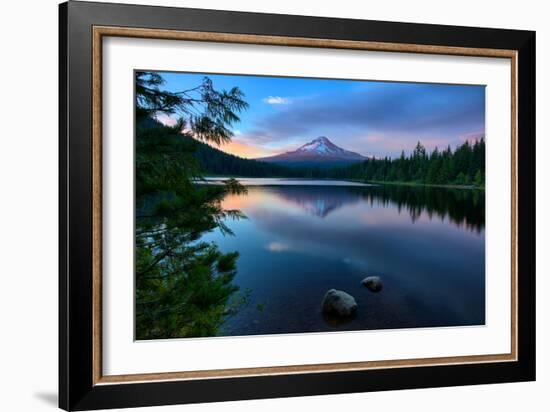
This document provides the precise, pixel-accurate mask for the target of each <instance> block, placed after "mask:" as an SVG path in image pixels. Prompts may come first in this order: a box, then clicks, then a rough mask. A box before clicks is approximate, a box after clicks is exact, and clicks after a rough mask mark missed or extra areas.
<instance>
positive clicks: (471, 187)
mask: <svg viewBox="0 0 550 412" xmlns="http://www.w3.org/2000/svg"><path fill="white" fill-rule="evenodd" d="M204 178H206V179H215V178H223V179H231V178H233V179H284V180H319V181H347V182H353V183H361V184H364V185H371V186H372V185H380V186H382V185H391V186H409V187H433V188H440V189H460V190H481V191H485V187H478V186H475V185H457V184H451V183H449V184H431V183H420V182H393V181H392V182H389V181H380V180H358V179H334V178H309V177H286V176H269V177H258V176H256V177H252V176H237V175H206V176H204Z"/></svg>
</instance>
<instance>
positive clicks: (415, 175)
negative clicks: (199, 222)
mask: <svg viewBox="0 0 550 412" xmlns="http://www.w3.org/2000/svg"><path fill="white" fill-rule="evenodd" d="M196 145H197V148H196V150H195V156H196V158H197V159H198V161H199V163H200V164H201V166H202V167H203V169H204V170H205V172H206V173H207V174H215V175H232V176H242V177H302V178H333V179H353V180H361V181H367V182H369V181H370V182H401V183H421V184H432V185H460V186H476V187H480V188H482V187H484V186H485V139H484V138H480V139H478V140H476V141H475V142H473V143H470V142H468V141H466V142H464V143H463V144H461V145H460V146H458V147H457V148H456V149H455V150H454V151H453V150H452V149H451V147H450V146H447V148H446V149H444V150H442V151H440V150H439V149H438V148H435V149H434V150H433V151H432V152H431V153H430V154H428V153H427V151H426V148H425V147H424V146H423V145H422V144H421V143H420V142H418V143H417V145H416V147H415V148H414V150H413V152H412V153H411V154H410V155H408V156H407V155H405V152H404V151H402V152H401V156H400V157H398V158H390V157H384V158H370V159H367V160H365V161H363V162H359V163H354V164H352V165H349V166H344V167H332V168H326V167H325V168H323V167H319V166H316V167H300V168H298V167H285V166H282V165H277V164H273V163H267V162H262V161H258V160H251V159H243V158H240V157H238V156H234V155H231V154H227V153H225V152H223V151H221V150H218V149H215V148H213V147H211V146H209V145H207V144H204V143H200V142H197V143H196Z"/></svg>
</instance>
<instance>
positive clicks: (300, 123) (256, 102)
mask: <svg viewBox="0 0 550 412" xmlns="http://www.w3.org/2000/svg"><path fill="white" fill-rule="evenodd" d="M159 73H160V74H161V76H162V77H163V78H164V79H165V81H166V83H165V84H164V85H163V86H162V88H163V89H165V90H169V91H173V92H175V91H181V90H187V89H191V88H193V87H196V86H197V85H199V84H200V83H201V81H202V78H203V77H204V76H206V74H203V73H167V72H159ZM207 76H208V77H210V79H212V81H213V84H214V88H215V89H217V90H222V89H226V90H229V89H231V88H232V87H235V86H236V87H239V88H240V89H241V91H242V92H243V93H244V95H245V96H244V99H245V100H246V101H247V102H248V104H249V108H248V109H247V110H246V111H244V112H242V113H241V114H240V115H239V117H240V119H241V120H240V122H238V123H235V124H234V125H233V127H232V130H233V132H234V137H233V139H232V141H231V142H230V143H227V144H225V145H223V146H221V147H219V148H220V149H221V150H223V151H225V152H228V153H232V154H235V155H237V156H240V157H245V158H260V157H265V156H272V155H275V154H279V153H284V152H287V151H292V150H295V149H297V148H298V147H300V146H301V145H303V144H306V143H308V142H309V141H311V140H313V139H315V138H316V137H319V136H326V137H328V138H329V139H330V140H331V141H332V142H333V143H335V144H336V145H338V146H340V147H342V148H344V149H346V150H351V151H354V152H357V153H360V154H362V155H364V156H375V157H385V156H389V157H397V156H399V155H400V154H401V151H402V150H404V151H405V153H410V152H412V150H413V149H414V146H415V145H416V143H417V142H418V141H420V142H421V143H422V144H423V145H424V146H425V147H426V148H427V149H428V151H429V152H431V151H432V150H433V149H434V148H435V147H438V148H440V149H442V148H446V147H447V146H448V145H450V146H451V148H454V147H456V146H457V145H459V144H461V143H463V142H464V141H466V140H469V141H473V140H475V139H477V138H480V137H482V136H484V135H485V87H484V86H476V85H448V84H426V83H400V82H381V81H358V80H334V79H311V78H297V77H294V78H292V77H268V76H242V75H241V76H237V75H219V74H207ZM159 119H160V120H161V121H163V122H166V123H172V122H174V119H170V118H166V117H165V116H161V117H160V118H159Z"/></svg>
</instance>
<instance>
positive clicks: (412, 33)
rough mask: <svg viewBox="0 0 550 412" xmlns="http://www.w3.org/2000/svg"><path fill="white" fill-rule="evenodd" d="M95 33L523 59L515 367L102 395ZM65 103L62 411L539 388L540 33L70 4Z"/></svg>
mask: <svg viewBox="0 0 550 412" xmlns="http://www.w3.org/2000/svg"><path fill="white" fill-rule="evenodd" d="M93 26H118V27H137V28H149V29H167V30H184V31H198V32H201V31H203V32H221V33H241V34H253V35H266V36H286V37H302V38H324V39H335V40H357V41H370V42H382V43H388V42H389V43H402V44H421V45H433V46H450V47H469V48H487V49H507V50H514V51H517V83H516V87H517V91H518V94H517V96H518V99H517V125H518V155H517V159H518V164H517V176H518V192H517V196H518V200H517V207H518V210H517V227H518V235H517V242H518V245H519V248H518V255H517V259H518V266H517V267H518V273H519V275H518V283H517V285H518V288H517V305H518V308H519V310H518V319H517V325H518V328H517V345H518V346H517V347H518V352H517V361H515V362H489V363H479V364H478V363H474V364H472V363H469V364H457V365H441V366H416V367H401V368H389V369H371V370H356V371H346V372H322V373H298V374H282V375H269V376H248V377H233V378H217V379H197V380H185V381H178V380H174V381H165V382H142V383H122V384H109V385H96V384H94V380H93V367H94V366H93V347H92V342H93V293H92V287H93V277H92V259H93V250H92V249H93V247H92V246H93V239H92V238H93V233H92V191H93V188H92V28H93ZM59 97H60V98H59V130H60V131H59V204H60V208H59V222H60V223H59V406H60V407H61V408H63V409H65V410H90V409H106V408H122V407H138V406H154V405H169V404H180V403H193V402H217V401H229V400H243V399H260V398H272V397H291V396H306V395H321V394H337V393H351V392H364V391H381V390H395V389H407V388H427V387H442V386H455V385H473V384H487V383H501V382H519V381H530V380H534V379H535V32H532V31H520V30H504V29H489V28H472V27H457V26H443V25H431V24H411V23H393V22H381V21H365V20H353V19H334V18H319V17H303V16H291V15H273V14H258V13H242V12H229V11H214V10H200V9H183V8H169V7H152V6H136V5H121V4H107V3H88V2H75V1H70V2H68V3H63V4H61V5H60V6H59Z"/></svg>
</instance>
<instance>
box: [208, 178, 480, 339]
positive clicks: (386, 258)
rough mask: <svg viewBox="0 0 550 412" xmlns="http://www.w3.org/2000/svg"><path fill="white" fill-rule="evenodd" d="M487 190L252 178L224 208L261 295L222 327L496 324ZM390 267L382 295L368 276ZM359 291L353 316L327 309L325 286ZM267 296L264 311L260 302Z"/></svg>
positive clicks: (235, 246)
mask: <svg viewBox="0 0 550 412" xmlns="http://www.w3.org/2000/svg"><path fill="white" fill-rule="evenodd" d="M484 202H485V199H484V192H482V191H474V190H457V189H454V190H453V189H440V188H438V189H435V188H423V187H406V186H343V185H340V186H320V185H317V186H297V185H288V186H287V185H284V184H279V185H272V186H250V187H249V190H248V194H247V195H228V196H226V198H225V199H224V200H223V207H224V208H227V209H239V210H241V211H242V212H243V213H244V214H246V216H247V217H248V219H246V220H240V221H228V222H227V224H228V226H229V227H230V228H231V230H232V231H233V232H234V233H235V236H222V235H221V234H220V233H218V232H212V233H210V234H208V235H207V236H206V237H205V239H204V240H207V241H214V242H216V243H217V244H218V245H219V246H220V248H221V249H222V250H225V251H233V250H237V251H239V253H240V258H239V261H238V273H237V276H236V278H235V282H236V283H237V284H239V286H241V287H242V288H250V289H251V290H252V296H251V304H249V305H248V306H247V307H246V308H244V309H243V310H241V311H240V312H239V313H238V314H237V315H236V316H234V317H232V318H230V319H228V320H227V322H226V324H225V325H224V327H223V330H222V334H225V335H246V334H270V333H291V332H308V331H327V330H358V329H383V328H401V327H425V326H457V325H479V324H483V323H484V322H485V284H484V282H485V276H484V267H485V255H484V247H485V232H484V226H485V223H484V222H485V218H484V210H485V204H484ZM366 275H378V276H381V277H382V279H383V282H384V289H383V290H382V291H381V292H380V293H378V294H374V293H371V292H369V291H368V290H367V289H366V288H365V287H364V286H362V285H361V283H360V281H361V280H362V279H363V278H364V277H365V276H366ZM330 288H336V289H341V290H344V291H346V292H348V293H350V294H352V295H353V296H354V297H355V299H356V300H357V303H358V304H359V310H358V312H357V315H356V317H355V318H353V319H350V320H349V322H335V321H334V320H333V319H327V318H326V317H323V315H322V314H321V311H320V303H321V299H322V297H323V295H324V293H325V292H326V291H327V290H328V289H330ZM258 305H260V306H261V307H262V310H258Z"/></svg>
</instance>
